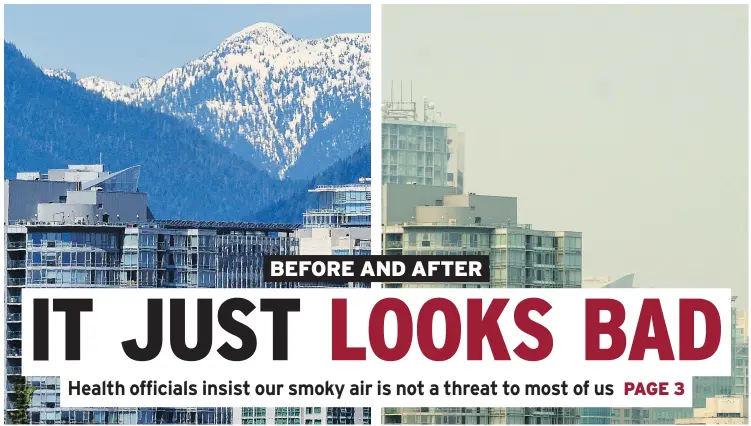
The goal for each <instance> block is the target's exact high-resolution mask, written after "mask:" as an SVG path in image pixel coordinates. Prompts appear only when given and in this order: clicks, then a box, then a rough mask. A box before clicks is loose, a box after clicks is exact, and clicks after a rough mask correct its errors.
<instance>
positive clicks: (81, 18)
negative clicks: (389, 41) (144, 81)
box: [5, 5, 370, 84]
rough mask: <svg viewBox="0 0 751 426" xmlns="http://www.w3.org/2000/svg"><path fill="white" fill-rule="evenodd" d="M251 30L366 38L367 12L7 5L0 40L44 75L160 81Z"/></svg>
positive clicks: (362, 8)
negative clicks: (264, 27)
mask: <svg viewBox="0 0 751 426" xmlns="http://www.w3.org/2000/svg"><path fill="white" fill-rule="evenodd" d="M256 22H273V23H275V24H277V25H281V26H282V27H284V28H285V29H286V30H287V31H288V32H289V33H291V34H292V35H294V36H295V37H298V38H318V37H325V36H329V35H332V34H336V33H353V32H370V6H369V5H279V6H277V5H6V6H5V40H6V41H10V42H12V43H15V44H16V46H17V47H18V48H19V49H20V50H21V51H22V52H23V53H24V54H25V55H26V56H28V57H29V58H31V59H32V60H33V61H34V62H35V63H36V64H37V65H38V66H40V67H42V68H68V69H70V70H72V71H73V72H75V73H76V74H77V75H78V77H86V76H91V75H96V76H99V77H102V78H106V79H109V80H115V81H118V82H120V83H126V84H128V83H132V82H133V81H135V80H136V79H138V78H139V77H143V76H149V77H160V76H162V75H163V74H165V73H166V72H167V71H169V70H171V69H172V68H175V67H178V66H181V65H183V64H185V63H186V62H188V61H190V60H192V59H195V58H197V57H199V56H201V55H202V54H204V53H206V52H208V51H210V50H211V49H213V48H214V47H216V46H217V45H218V44H219V43H220V42H221V41H222V40H224V39H225V38H227V37H228V36H229V35H231V34H233V33H235V32H237V31H240V30H241V29H243V28H245V27H247V26H249V25H252V24H254V23H256Z"/></svg>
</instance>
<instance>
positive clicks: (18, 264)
mask: <svg viewBox="0 0 751 426" xmlns="http://www.w3.org/2000/svg"><path fill="white" fill-rule="evenodd" d="M25 267H26V261H25V260H9V261H8V269H21V268H25Z"/></svg>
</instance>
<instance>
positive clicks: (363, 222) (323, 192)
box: [303, 178, 371, 228]
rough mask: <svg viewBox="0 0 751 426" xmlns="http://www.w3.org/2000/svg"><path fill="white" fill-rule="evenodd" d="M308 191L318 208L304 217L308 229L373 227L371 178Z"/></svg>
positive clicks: (307, 212) (310, 210)
mask: <svg viewBox="0 0 751 426" xmlns="http://www.w3.org/2000/svg"><path fill="white" fill-rule="evenodd" d="M309 192H311V193H313V194H315V196H316V204H317V206H316V208H313V209H309V210H307V211H305V213H304V214H303V225H304V227H306V228H328V227H334V228H337V227H370V205H371V200H370V178H360V180H359V182H358V183H353V184H346V185H319V186H317V187H316V188H314V189H311V190H309Z"/></svg>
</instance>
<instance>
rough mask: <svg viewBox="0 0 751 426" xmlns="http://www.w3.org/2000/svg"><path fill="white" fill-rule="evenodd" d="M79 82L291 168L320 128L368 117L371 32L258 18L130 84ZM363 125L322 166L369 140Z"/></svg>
mask: <svg viewBox="0 0 751 426" xmlns="http://www.w3.org/2000/svg"><path fill="white" fill-rule="evenodd" d="M45 72H47V74H48V75H53V76H60V77H61V78H65V77H64V76H69V75H70V74H69V73H61V72H59V71H54V70H46V71H45ZM77 84H79V85H81V86H82V87H84V88H86V89H88V90H91V91H94V92H98V93H101V94H102V95H103V96H104V97H106V98H108V99H111V100H116V101H122V102H126V103H129V104H133V105H138V106H141V107H144V108H149V109H156V110H158V111H161V112H165V113H168V114H171V115H174V116H176V117H179V118H182V119H185V120H188V121H189V122H190V123H192V124H193V125H194V126H196V127H197V128H198V129H200V130H201V131H202V132H204V133H205V134H208V135H210V136H211V137H213V138H214V139H215V140H216V141H217V142H219V143H221V144H223V145H225V146H227V147H229V148H231V149H233V150H234V151H235V152H236V153H237V154H238V155H240V156H242V157H244V158H247V159H250V160H251V161H253V162H255V163H256V164H258V165H260V166H261V167H262V168H265V169H266V170H269V171H272V172H275V173H277V174H279V176H280V177H284V174H285V172H286V171H287V170H289V168H290V167H292V166H293V165H294V164H295V163H296V162H297V160H298V158H299V157H300V154H301V153H302V152H303V151H302V150H303V147H304V146H305V145H306V144H307V143H308V141H310V140H311V139H313V138H314V137H315V135H316V134H317V133H318V132H319V131H321V130H322V129H324V128H326V127H327V126H330V125H332V124H333V123H335V122H337V120H343V121H344V122H350V121H351V120H352V119H353V117H357V119H358V120H362V117H363V115H362V110H363V109H369V108H370V35H369V34H338V35H334V36H331V37H327V38H323V39H315V40H300V39H297V38H295V37H293V36H292V35H290V34H289V33H287V32H286V31H284V30H283V29H282V28H281V27H279V26H277V25H274V24H270V23H258V24H255V25H251V26H249V27H247V28H245V29H243V30H242V31H239V32H237V33H235V34H233V35H231V36H230V37H228V38H227V39H225V40H224V41H222V42H221V43H220V44H219V46H218V47H217V48H216V49H214V50H212V51H210V52H208V53H207V54H205V55H204V56H203V57H201V58H199V59H196V60H194V61H191V62H189V63H187V64H185V65H184V66H182V67H180V68H175V69H173V70H171V71H169V72H168V73H167V74H165V75H164V76H162V77H160V78H157V79H151V78H147V77H144V78H141V79H139V80H138V81H136V82H135V83H133V84H131V85H123V84H119V83H116V82H113V81H108V80H104V79H101V78H98V77H86V78H82V79H80V80H77ZM368 125H369V123H368ZM362 133H363V132H360V133H358V135H360V136H358V137H356V138H351V139H352V140H348V139H350V138H346V137H345V136H341V137H340V140H337V141H332V143H331V144H330V151H331V152H327V153H326V155H325V158H321V160H320V162H321V164H320V170H323V169H324V168H326V167H327V166H328V165H330V164H331V163H332V162H333V161H335V160H336V159H338V158H341V156H343V155H346V154H348V153H350V152H352V151H354V150H355V149H357V148H359V147H360V146H362V145H364V144H367V143H369V138H367V137H363V136H362ZM319 151H320V150H319V149H316V150H314V151H311V152H319ZM339 152H341V156H340V155H338V153H339ZM310 160H314V161H312V163H314V164H315V163H316V162H317V161H315V160H317V159H310ZM316 171H318V170H310V172H311V173H314V172H316Z"/></svg>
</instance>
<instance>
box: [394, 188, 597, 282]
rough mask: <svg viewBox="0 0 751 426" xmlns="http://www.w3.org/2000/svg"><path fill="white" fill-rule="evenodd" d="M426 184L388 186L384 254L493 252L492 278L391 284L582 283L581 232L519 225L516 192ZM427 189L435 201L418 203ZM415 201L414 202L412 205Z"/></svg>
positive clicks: (491, 259) (485, 253)
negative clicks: (439, 188)
mask: <svg viewBox="0 0 751 426" xmlns="http://www.w3.org/2000/svg"><path fill="white" fill-rule="evenodd" d="M435 192H436V190H435V189H433V188H427V187H424V186H420V185H384V190H383V210H384V222H385V226H384V227H383V236H382V238H383V250H384V254H406V255H410V254H428V255H439V256H440V255H457V254H459V255H472V254H474V255H487V256H490V283H489V284H478V283H474V284H468V283H440V284H427V283H426V284H423V283H386V286H387V287H420V286H441V287H459V288H470V287H488V286H490V287H508V288H579V287H581V281H582V276H581V267H582V261H581V250H582V236H581V233H580V232H570V231H542V230H536V229H532V227H531V226H530V225H519V224H517V220H516V217H517V212H516V208H517V201H516V198H513V197H494V196H481V195H476V194H458V195H443V196H442V197H440V198H438V199H435V198H436V195H441V194H440V193H438V194H436V193H435ZM423 194H428V196H429V197H430V198H431V199H432V200H433V201H434V202H433V203H431V204H428V205H415V204H414V203H415V202H418V203H419V202H420V201H424V200H422V198H425V197H423V196H422V195H423ZM410 203H413V204H410Z"/></svg>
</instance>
